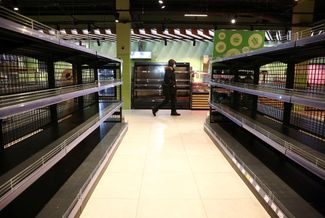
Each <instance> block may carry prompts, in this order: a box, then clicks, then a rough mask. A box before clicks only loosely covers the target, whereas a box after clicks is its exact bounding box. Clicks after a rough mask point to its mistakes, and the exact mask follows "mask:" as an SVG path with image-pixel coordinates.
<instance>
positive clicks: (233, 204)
mask: <svg viewBox="0 0 325 218" xmlns="http://www.w3.org/2000/svg"><path fill="white" fill-rule="evenodd" d="M203 204H204V207H205V210H206V212H207V215H208V218H220V217H227V218H238V217H242V218H263V217H270V216H269V214H268V213H267V212H266V211H265V210H264V208H262V207H261V205H260V204H259V202H258V201H257V200H256V199H245V198H244V199H230V200H229V199H228V200H227V199H222V200H203Z"/></svg>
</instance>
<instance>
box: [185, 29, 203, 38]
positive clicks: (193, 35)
mask: <svg viewBox="0 0 325 218" xmlns="http://www.w3.org/2000/svg"><path fill="white" fill-rule="evenodd" d="M185 33H186V34H187V35H189V36H192V37H193V38H196V39H203V38H202V37H200V36H197V35H195V34H193V33H192V30H185Z"/></svg>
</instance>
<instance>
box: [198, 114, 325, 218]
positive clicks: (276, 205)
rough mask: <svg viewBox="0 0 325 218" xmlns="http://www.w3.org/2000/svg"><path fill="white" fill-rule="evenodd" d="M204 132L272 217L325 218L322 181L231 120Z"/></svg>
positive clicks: (207, 124) (219, 122)
mask: <svg viewBox="0 0 325 218" xmlns="http://www.w3.org/2000/svg"><path fill="white" fill-rule="evenodd" d="M204 129H205V131H206V132H207V134H208V135H209V136H210V138H211V139H212V141H214V142H215V144H216V146H217V147H218V148H219V149H220V150H221V152H222V153H223V154H224V156H225V157H226V158H227V160H228V161H229V163H230V164H231V165H232V167H233V168H234V169H235V171H236V172H237V173H238V175H239V176H240V177H241V178H242V180H243V181H244V182H245V183H246V185H247V186H248V187H249V188H250V190H251V191H252V192H253V193H254V195H255V196H256V197H257V199H258V200H259V201H260V203H261V204H262V205H263V206H264V207H265V209H266V210H267V211H268V212H269V214H270V215H271V217H323V215H324V214H325V210H324V206H323V205H324V203H325V202H324V199H323V197H322V196H323V195H324V194H325V188H324V182H323V181H322V180H321V179H320V178H318V177H315V176H314V175H313V174H310V173H309V172H307V171H306V170H305V169H303V168H301V167H300V166H299V165H297V164H295V163H294V162H292V161H291V160H290V159H287V158H283V157H281V156H282V154H280V153H279V152H277V151H276V150H274V149H271V148H270V147H269V146H268V145H267V144H266V143H264V142H263V141H261V140H260V139H258V138H257V137H255V136H254V135H252V134H251V133H249V132H248V131H246V130H244V129H243V128H241V127H239V126H238V125H236V124H234V123H233V122H231V121H230V120H228V119H225V118H222V119H220V120H219V121H218V123H209V121H207V122H206V123H205V126H204ZM279 166H280V167H279Z"/></svg>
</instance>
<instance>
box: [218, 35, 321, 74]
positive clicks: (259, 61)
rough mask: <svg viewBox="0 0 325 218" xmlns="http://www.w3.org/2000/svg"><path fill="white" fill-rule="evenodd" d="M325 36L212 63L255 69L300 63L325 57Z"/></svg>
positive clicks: (292, 42) (315, 36)
mask: <svg viewBox="0 0 325 218" xmlns="http://www.w3.org/2000/svg"><path fill="white" fill-rule="evenodd" d="M324 46H325V34H321V35H314V36H312V37H308V38H304V39H300V40H296V41H291V42H286V43H283V44H279V45H277V46H273V47H268V48H262V49H258V50H255V51H251V52H248V53H245V54H240V55H235V56H232V57H229V58H224V59H222V60H214V61H212V65H216V64H222V65H225V66H226V67H227V66H231V67H236V66H241V67H246V68H253V67H254V66H262V65H264V64H268V63H272V62H274V61H281V62H284V63H288V62H294V63H299V62H301V61H304V60H308V59H310V58H313V57H321V56H325V49H324Z"/></svg>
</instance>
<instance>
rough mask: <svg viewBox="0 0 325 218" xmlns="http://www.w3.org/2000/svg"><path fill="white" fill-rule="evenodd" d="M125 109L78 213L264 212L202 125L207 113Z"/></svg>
mask: <svg viewBox="0 0 325 218" xmlns="http://www.w3.org/2000/svg"><path fill="white" fill-rule="evenodd" d="M169 113H170V111H167V110H166V111H159V113H158V115H157V117H153V116H152V114H151V111H149V110H135V111H126V112H125V117H126V119H127V121H128V122H129V130H128V133H127V134H126V136H125V138H124V139H123V141H122V143H121V145H120V146H119V148H118V150H117V151H116V154H115V156H114V157H113V160H112V162H111V163H110V165H109V166H108V168H107V170H106V172H105V173H104V175H103V177H102V178H101V180H100V182H99V183H98V185H97V187H96V189H95V191H94V193H93V194H92V196H91V198H90V199H89V201H88V204H87V205H86V207H85V209H84V211H83V214H82V215H81V217H83V218H85V217H88V218H94V217H108V218H110V217H112V218H120V217H125V218H132V217H134V218H153V217H154V218H158V217H164V218H166V217H168V218H173V217H179V218H192V217H193V218H194V217H195V218H200V217H206V218H207V217H208V218H212V217H250V218H251V217H259V218H260V217H268V214H267V212H266V211H265V210H264V208H263V207H262V206H261V205H260V203H259V202H258V201H257V200H256V198H255V197H254V195H253V194H252V193H251V192H250V190H249V189H248V188H247V187H246V185H245V184H244V182H243V181H242V180H241V179H240V177H239V176H238V175H237V174H236V172H235V171H234V170H233V169H232V168H231V166H230V165H229V163H228V162H227V160H226V159H225V158H224V157H223V155H222V154H221V152H220V151H219V150H218V149H217V147H216V146H215V145H214V144H213V142H212V141H211V140H210V139H209V137H208V136H207V135H206V134H205V132H204V130H203V123H204V120H205V117H206V114H207V112H203V111H181V114H182V116H180V117H171V116H169Z"/></svg>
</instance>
